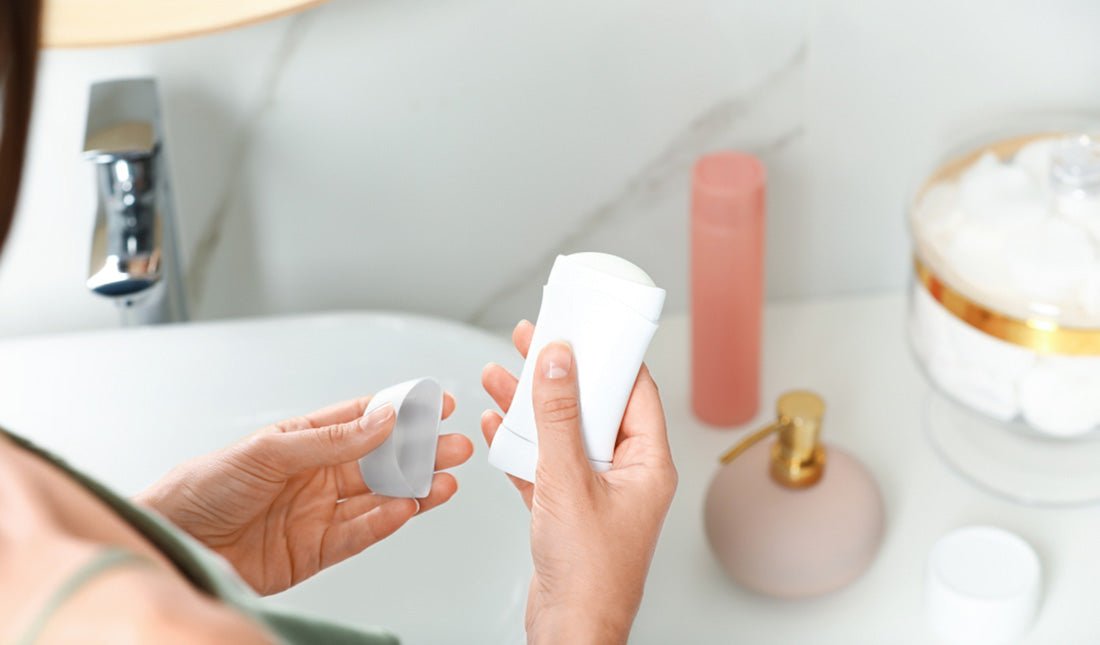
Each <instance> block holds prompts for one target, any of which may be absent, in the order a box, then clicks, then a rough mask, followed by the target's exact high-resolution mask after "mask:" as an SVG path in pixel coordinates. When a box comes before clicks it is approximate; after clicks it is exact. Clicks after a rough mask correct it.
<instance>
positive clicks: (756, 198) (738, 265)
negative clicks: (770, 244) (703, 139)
mask: <svg viewBox="0 0 1100 645" xmlns="http://www.w3.org/2000/svg"><path fill="white" fill-rule="evenodd" d="M764 184H765V173H764V165H763V164H762V163H760V161H759V160H757V159H756V158H755V157H752V156H750V155H747V154H741V153H735V152H726V153H718V154H713V155H707V156H705V157H703V158H702V159H700V160H699V161H698V163H696V164H695V173H694V176H693V177H692V205H691V403H692V408H693V409H694V411H695V416H697V417H698V418H699V419H700V420H702V421H704V422H706V423H709V424H711V425H715V426H733V425H737V424H740V423H745V422H746V421H749V420H751V419H752V418H753V417H754V416H756V411H757V408H758V407H759V404H760V332H761V324H762V320H761V316H762V313H763V304H764Z"/></svg>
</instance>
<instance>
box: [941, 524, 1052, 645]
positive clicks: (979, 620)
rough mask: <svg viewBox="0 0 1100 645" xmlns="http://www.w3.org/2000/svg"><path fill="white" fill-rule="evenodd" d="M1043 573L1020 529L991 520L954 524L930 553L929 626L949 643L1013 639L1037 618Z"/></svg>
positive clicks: (984, 644) (976, 644) (983, 644)
mask: <svg viewBox="0 0 1100 645" xmlns="http://www.w3.org/2000/svg"><path fill="white" fill-rule="evenodd" d="M1041 579H1042V574H1041V565H1040V563H1039V556H1038V555H1036V553H1035V549H1033V548H1031V545H1030V544H1028V543H1027V542H1025V541H1024V540H1023V539H1022V538H1020V537H1019V536H1018V535H1016V534H1014V533H1010V532H1008V531H1005V530H1004V529H999V528H996V527H992V526H968V527H964V528H960V529H956V530H954V531H952V532H950V533H948V534H947V535H945V536H943V537H942V538H940V539H939V540H938V541H937V542H936V544H935V546H934V547H933V548H932V553H931V555H930V556H929V558H928V579H927V583H926V588H925V611H926V615H927V618H928V623H929V626H930V628H931V630H932V632H933V634H935V635H936V636H937V637H938V638H939V639H941V640H942V641H943V642H946V643H958V644H964V643H965V644H967V645H995V644H999V643H1010V642H1012V641H1014V640H1016V639H1018V638H1020V637H1021V636H1022V635H1023V634H1024V633H1026V632H1027V630H1028V629H1030V628H1031V625H1032V623H1033V622H1034V620H1035V614H1036V612H1037V609H1038V606H1039V593H1040V585H1041Z"/></svg>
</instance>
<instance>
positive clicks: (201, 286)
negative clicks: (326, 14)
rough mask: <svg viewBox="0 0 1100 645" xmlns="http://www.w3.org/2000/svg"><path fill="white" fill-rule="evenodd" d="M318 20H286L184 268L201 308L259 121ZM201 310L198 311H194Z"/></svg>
mask: <svg viewBox="0 0 1100 645" xmlns="http://www.w3.org/2000/svg"><path fill="white" fill-rule="evenodd" d="M314 20H315V14H314V13H313V12H310V11H306V12H301V13H298V14H295V15H294V16H292V17H290V18H288V19H287V21H288V24H287V26H286V31H285V32H284V34H283V37H282V39H281V40H280V41H279V43H278V44H277V45H276V48H275V52H274V54H273V55H272V56H271V59H270V61H269V62H268V64H267V67H266V68H265V69H264V70H263V73H262V81H261V82H260V84H259V87H258V88H257V90H256V95H255V99H254V101H253V104H252V106H251V108H250V109H249V110H248V112H247V115H246V117H245V119H244V120H243V121H242V123H244V126H243V128H242V131H241V132H240V133H239V134H238V136H237V139H236V142H235V144H234V145H233V147H232V149H231V151H230V153H229V156H230V163H229V169H230V173H231V174H230V177H229V181H228V182H226V185H225V190H224V192H223V193H222V196H221V199H220V200H219V202H218V206H217V208H216V209H215V210H214V212H213V213H212V214H211V216H210V218H209V219H208V221H207V222H206V225H205V226H204V227H203V229H202V231H201V233H200V234H199V237H198V241H197V242H196V244H195V248H194V251H193V252H192V253H191V257H190V258H188V259H187V261H186V263H185V264H184V266H186V267H187V269H186V271H187V282H186V284H187V289H188V297H189V298H190V300H191V302H192V303H194V304H198V305H199V306H200V307H201V303H202V301H203V295H204V294H205V287H206V282H207V280H208V279H209V268H210V264H211V260H212V258H213V256H214V254H215V253H217V251H218V247H219V245H220V242H221V241H222V232H223V230H224V229H225V224H226V221H227V220H228V218H229V217H230V214H231V213H232V212H233V208H232V207H233V203H232V202H233V199H234V197H236V196H237V195H238V192H237V191H236V190H235V187H236V185H237V183H238V180H239V178H240V175H241V168H242V167H243V164H244V160H245V158H246V156H247V150H248V147H249V145H250V144H251V143H252V141H253V140H254V138H255V135H256V128H255V124H256V123H258V122H259V121H260V119H261V118H262V117H263V115H264V113H265V112H267V110H268V109H269V108H270V107H271V106H272V104H273V103H274V100H275V96H276V94H277V93H278V90H279V84H280V82H281V81H282V79H283V75H284V73H285V71H286V68H287V61H289V60H290V59H291V58H292V57H293V56H294V52H295V51H297V49H298V47H299V46H300V45H301V44H302V42H303V41H304V40H305V36H306V33H307V32H308V30H309V27H310V25H311V24H313V21H314ZM195 308H196V309H198V308H199V307H195Z"/></svg>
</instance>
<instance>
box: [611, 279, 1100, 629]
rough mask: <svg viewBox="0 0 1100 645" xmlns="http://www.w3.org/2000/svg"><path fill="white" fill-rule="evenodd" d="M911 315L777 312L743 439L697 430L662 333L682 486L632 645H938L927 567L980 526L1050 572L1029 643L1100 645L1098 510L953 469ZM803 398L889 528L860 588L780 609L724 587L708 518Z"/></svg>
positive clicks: (679, 360)
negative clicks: (1019, 500) (855, 467)
mask: <svg viewBox="0 0 1100 645" xmlns="http://www.w3.org/2000/svg"><path fill="white" fill-rule="evenodd" d="M905 314H906V309H905V299H904V298H903V297H902V296H901V295H886V296H874V297H858V298H856V297H852V298H839V299H828V300H820V301H814V302H790V303H777V304H772V305H769V306H768V307H767V312H766V318H765V348H764V372H763V381H762V388H761V389H762V396H763V398H762V400H761V406H760V412H759V414H758V416H757V419H756V422H754V423H750V424H746V426H744V427H741V428H738V429H736V430H734V431H723V430H715V429H712V428H710V427H708V426H705V425H703V424H702V423H700V422H699V421H697V420H695V419H694V418H693V416H692V414H691V412H690V396H689V390H688V387H689V386H688V375H689V369H690V360H689V359H690V357H689V354H688V351H689V324H688V320H687V318H686V317H673V318H668V319H666V320H665V321H664V322H663V324H662V327H661V330H660V331H659V332H658V335H657V337H656V338H655V340H654V342H653V345H652V346H651V348H650V351H649V356H648V362H649V365H650V367H651V369H652V370H653V372H654V375H655V377H656V378H657V381H658V384H659V385H660V387H661V395H662V398H663V400H664V404H665V410H666V413H667V416H668V422H669V434H670V436H671V441H672V448H673V455H674V457H675V460H676V464H677V467H678V469H679V472H680V488H679V490H678V492H677V494H676V500H675V502H674V503H673V506H672V510H671V512H670V514H669V517H668V521H667V522H666V524H665V530H664V533H663V534H662V536H661V543H660V546H659V547H658V551H657V555H656V557H655V559H654V563H653V569H652V572H651V574H650V578H649V584H648V586H647V589H646V598H645V602H644V604H643V608H642V611H641V613H640V615H639V617H638V620H637V622H636V623H635V628H634V633H633V635H634V638H633V639H632V640H631V642H632V643H638V644H653V645H658V644H661V643H674V642H675V643H716V642H728V643H746V644H752V645H766V644H776V645H778V644H784V645H786V644H790V643H796V642H803V643H821V644H833V643H837V644H845V645H855V644H858V643H868V644H871V643H875V644H881V643H891V644H904V643H934V642H935V640H934V639H933V638H932V637H931V636H930V635H929V633H928V632H927V630H926V626H925V623H924V619H923V614H922V611H923V607H922V602H923V591H924V573H925V562H926V558H927V556H928V553H929V552H930V551H931V548H932V544H933V543H934V542H935V540H936V539H937V538H938V537H940V536H941V535H943V534H944V533H946V532H947V531H949V530H951V529H953V528H956V527H959V526H963V525H967V524H978V523H980V524H993V525H997V526H1001V527H1003V528H1006V529H1009V530H1011V531H1014V532H1016V533H1018V534H1019V535H1020V536H1022V537H1023V538H1025V539H1026V540H1028V541H1029V542H1030V543H1031V544H1032V545H1033V546H1034V547H1035V549H1036V550H1037V551H1038V553H1039V557H1040V558H1041V560H1042V563H1043V573H1044V597H1043V600H1042V604H1041V606H1040V610H1039V617H1038V621H1037V623H1036V625H1035V627H1034V629H1033V630H1032V631H1031V632H1030V633H1029V634H1028V636H1027V637H1026V638H1025V639H1024V640H1023V641H1021V642H1022V643H1034V644H1039V643H1042V644H1052V643H1058V644H1059V645H1069V644H1076V643H1095V642H1097V641H1098V640H1100V618H1097V617H1095V614H1094V612H1095V611H1096V607H1097V598H1098V592H1097V584H1096V576H1097V573H1098V571H1100V547H1098V545H1100V539H1098V538H1100V509H1097V508H1095V507H1090V508H1075V509H1058V510H1052V509H1039V508H1031V507H1025V506H1020V505H1016V504H1013V503H1011V502H1007V501H1004V500H1002V499H999V498H996V497H993V496H991V495H990V494H988V493H986V492H983V491H981V490H979V489H977V488H975V487H974V486H972V485H970V484H969V483H968V482H966V481H965V480H963V479H962V478H961V477H960V476H958V475H957V474H955V473H954V472H953V471H952V470H950V469H949V468H948V467H947V466H946V465H945V463H944V462H943V461H941V460H940V459H939V457H938V456H937V455H936V454H935V453H934V451H933V448H932V446H931V444H930V443H929V441H928V440H927V437H926V435H925V432H924V428H923V426H922V416H923V415H922V411H923V408H924V406H925V405H926V403H927V399H928V397H929V394H930V386H929V385H928V383H927V382H926V380H925V378H924V376H923V375H922V374H921V373H920V370H919V367H918V365H917V363H916V361H915V359H914V358H913V356H912V355H911V353H910V351H909V347H908V344H907V341H906V338H905V334H904V329H905V327H904V323H905ZM796 388H807V389H812V390H814V391H816V392H818V393H819V394H821V395H822V396H823V397H824V398H825V402H826V406H827V408H826V415H825V424H824V426H823V430H822V432H823V438H824V440H825V441H826V442H827V443H833V444H836V445H838V446H842V447H843V448H844V449H845V450H847V451H848V452H850V453H851V454H853V455H854V456H856V457H858V458H859V459H860V460H862V461H863V463H864V464H865V465H867V467H868V468H869V469H870V471H871V472H872V474H873V475H874V476H875V477H876V478H877V480H878V482H879V484H880V486H881V488H882V494H883V498H884V500H885V504H886V515H887V526H886V535H885V539H884V542H883V545H882V550H881V551H880V553H879V555H878V558H877V560H876V561H875V563H874V564H873V565H872V566H871V568H870V569H869V570H868V571H867V573H865V574H864V575H863V577H862V578H860V579H859V580H857V581H856V582H855V583H854V584H852V585H851V586H849V587H847V588H846V589H843V590H841V591H840V592H838V593H835V594H832V595H829V596H824V597H821V598H818V599H813V600H803V601H780V600H773V599H769V598H765V597H762V596H759V595H756V594H754V593H752V592H749V591H746V590H744V589H742V588H740V587H738V586H737V585H736V584H735V583H734V582H732V581H731V580H730V579H728V578H727V577H726V576H725V575H724V573H723V572H722V570H721V568H720V566H719V565H718V563H717V561H716V560H715V559H714V558H713V556H712V555H711V553H710V551H709V548H708V546H707V544H706V538H705V536H704V535H703V530H702V505H703V498H704V495H705V493H706V489H707V486H708V484H709V482H710V479H711V477H713V475H714V474H715V472H716V471H717V469H718V461H717V459H718V455H719V454H720V453H721V452H722V451H723V450H724V449H725V448H727V447H729V446H730V445H732V444H733V443H734V442H735V441H737V440H738V439H739V438H740V437H741V436H743V435H744V433H745V431H746V430H747V429H749V428H756V427H758V426H760V425H763V424H765V423H768V422H770V421H771V419H772V417H773V415H774V409H775V408H774V405H775V400H776V399H777V397H778V396H779V395H780V394H781V393H782V392H784V391H786V390H789V389H796Z"/></svg>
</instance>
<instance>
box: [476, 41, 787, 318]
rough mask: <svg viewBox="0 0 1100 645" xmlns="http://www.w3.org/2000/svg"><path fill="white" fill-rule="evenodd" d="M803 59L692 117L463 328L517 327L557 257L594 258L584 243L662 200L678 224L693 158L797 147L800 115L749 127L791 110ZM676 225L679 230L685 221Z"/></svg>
mask: <svg viewBox="0 0 1100 645" xmlns="http://www.w3.org/2000/svg"><path fill="white" fill-rule="evenodd" d="M806 56H807V45H806V43H805V42H803V43H802V44H801V46H799V47H798V48H797V50H796V51H795V52H794V54H793V55H791V56H790V58H789V59H787V60H786V61H785V62H784V63H783V64H781V65H780V66H778V67H777V68H776V69H775V71H774V72H772V73H771V74H769V75H768V76H766V77H765V78H764V79H762V80H761V82H759V83H758V84H756V85H755V86H753V87H751V88H749V89H748V90H747V91H745V92H743V93H740V94H738V95H737V96H732V97H729V98H727V99H724V100H722V101H720V102H718V103H717V104H715V105H713V106H712V107H710V108H708V109H706V110H705V111H703V112H702V113H701V114H699V115H698V116H697V117H696V118H694V119H693V120H692V121H691V122H690V123H688V124H687V125H686V126H685V127H684V128H683V129H681V131H680V132H679V133H678V134H677V135H676V136H675V137H674V138H673V139H672V140H670V141H669V142H668V144H667V145H666V146H665V147H664V148H663V149H662V150H661V152H660V153H659V154H658V155H657V156H655V157H654V158H652V159H650V160H649V161H647V162H645V163H644V164H642V166H641V168H640V169H639V170H638V172H637V173H635V175H634V176H633V177H631V178H630V180H628V181H627V182H626V184H625V185H624V186H623V187H622V188H621V189H620V190H619V191H618V192H617V193H616V194H615V195H614V196H613V197H612V198H610V199H609V200H607V201H606V202H604V203H602V204H600V205H599V206H597V207H596V208H594V209H593V210H591V211H590V212H589V213H587V214H586V215H585V216H584V217H583V219H582V220H581V221H580V222H579V224H578V225H577V226H576V227H575V228H573V229H572V230H569V231H566V232H565V234H564V235H563V236H562V237H561V238H559V239H558V240H556V241H555V242H554V243H553V244H551V245H550V246H549V247H548V248H547V249H546V250H545V251H543V252H542V253H539V254H534V255H533V258H534V259H533V260H532V261H531V262H530V263H529V264H528V265H527V266H526V267H524V268H522V269H520V270H518V271H516V272H515V276H516V277H515V279H514V280H512V281H510V282H509V283H507V284H505V285H504V286H502V287H501V288H499V289H497V290H496V291H494V292H493V293H491V294H489V295H488V297H486V298H485V300H484V301H483V302H482V303H481V304H480V305H479V306H478V307H477V309H476V310H475V311H474V313H473V314H471V315H470V316H469V317H467V318H466V322H467V323H469V324H472V325H478V326H486V327H506V326H508V325H510V324H511V322H513V321H514V320H518V318H519V317H521V316H523V315H525V314H524V313H523V312H524V311H532V308H531V301H532V297H534V298H537V297H538V295H539V293H540V291H539V285H541V284H542V282H543V281H544V279H545V277H546V273H547V271H549V267H550V266H551V265H552V264H553V261H554V258H555V257H556V256H557V255H558V254H561V253H572V252H575V251H580V250H586V249H591V250H600V249H601V247H600V246H599V245H598V244H597V245H595V246H591V245H589V244H588V243H589V242H592V241H594V238H596V237H598V234H599V233H600V232H601V231H604V230H606V229H608V228H611V227H616V226H619V227H625V226H631V225H637V222H636V221H635V222H633V223H631V222H630V221H628V219H629V218H632V217H636V216H637V215H638V214H639V213H640V212H645V211H647V210H652V209H653V208H654V206H655V205H658V204H659V203H660V202H661V201H662V200H664V199H667V198H668V197H670V194H671V195H672V196H678V197H680V198H682V199H680V200H679V202H680V203H681V204H680V205H681V206H682V212H679V213H672V214H671V215H672V216H673V217H677V216H679V217H681V218H686V216H687V215H686V209H687V193H686V192H685V190H686V187H687V186H689V185H690V172H691V168H692V165H693V164H694V162H695V160H696V159H698V157H699V156H700V155H702V154H704V153H706V152H708V151H711V150H716V149H721V148H725V147H737V148H739V149H742V150H744V151H746V152H751V153H753V154H756V155H758V156H761V157H763V158H767V157H770V156H773V155H775V154H777V153H779V152H781V151H783V150H784V149H786V148H787V147H789V146H791V145H793V144H795V143H796V142H797V141H799V140H800V139H801V138H802V137H803V136H804V134H805V127H804V125H803V123H802V121H801V118H800V116H801V115H800V114H798V113H797V112H795V113H790V112H791V110H790V109H789V108H788V109H787V110H784V112H786V114H784V116H782V117H780V119H779V121H780V123H778V124H777V125H775V126H770V127H769V128H768V130H775V131H774V132H768V131H767V130H765V131H763V132H761V131H759V130H757V129H756V128H755V127H753V126H755V125H756V124H755V123H752V122H751V120H752V119H753V118H754V117H757V118H758V117H759V116H760V114H759V113H760V111H761V110H764V111H767V110H771V109H772V108H773V107H774V104H775V102H776V99H777V98H780V97H782V102H783V103H785V104H787V105H788V106H789V105H790V104H792V103H793V102H792V101H790V100H787V98H788V95H789V94H790V93H791V90H792V88H798V87H800V86H801V84H802V80H803V79H802V77H803V73H804V69H805V64H806ZM797 91H798V90H797V89H795V92H797ZM746 122H749V126H750V128H752V129H753V132H752V133H751V134H750V133H747V132H745V131H744V130H743V128H739V127H738V126H739V125H740V126H744V125H745V124H746ZM754 135H755V136H754ZM673 207H674V208H675V206H673ZM669 215H670V214H669V213H668V209H667V208H666V209H661V212H660V213H659V214H658V216H664V217H667V216H669ZM684 222H685V224H684V226H685V227H686V219H685V220H684ZM683 247H684V245H683V244H680V247H679V248H677V249H676V250H675V251H673V254H674V255H675V256H677V257H683V261H682V262H681V263H680V264H681V265H682V266H683V267H684V270H686V261H687V258H686V250H685V249H684V248H683ZM644 260H645V258H644V257H642V258H638V261H639V262H641V263H642V265H643V266H645V262H644ZM673 286H674V287H679V286H680V285H679V284H675V285H673ZM670 295H672V296H673V297H672V298H671V299H670V300H671V304H672V305H673V306H674V307H683V306H684V303H685V300H684V296H683V294H682V293H680V292H679V290H677V293H675V294H670ZM520 303H522V304H520ZM526 315H530V314H526Z"/></svg>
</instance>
